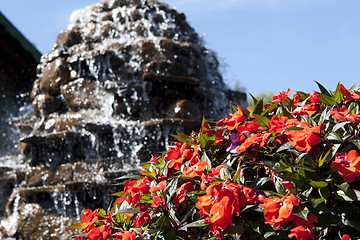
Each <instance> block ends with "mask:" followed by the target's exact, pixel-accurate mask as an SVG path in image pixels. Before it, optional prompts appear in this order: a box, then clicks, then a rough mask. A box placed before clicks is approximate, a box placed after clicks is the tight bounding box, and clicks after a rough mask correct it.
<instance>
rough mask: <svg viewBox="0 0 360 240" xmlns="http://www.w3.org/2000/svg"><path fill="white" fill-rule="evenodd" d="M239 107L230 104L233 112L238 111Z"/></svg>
mask: <svg viewBox="0 0 360 240" xmlns="http://www.w3.org/2000/svg"><path fill="white" fill-rule="evenodd" d="M238 110H239V109H238V108H237V106H236V105H235V104H230V112H231V113H236V112H237V111H238Z"/></svg>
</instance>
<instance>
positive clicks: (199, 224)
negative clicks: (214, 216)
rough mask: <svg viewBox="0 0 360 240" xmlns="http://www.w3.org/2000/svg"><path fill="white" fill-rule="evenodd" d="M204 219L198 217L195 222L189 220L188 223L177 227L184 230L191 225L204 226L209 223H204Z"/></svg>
mask: <svg viewBox="0 0 360 240" xmlns="http://www.w3.org/2000/svg"><path fill="white" fill-rule="evenodd" d="M204 221H205V219H200V220H197V221H195V222H191V223H188V224H185V225H183V226H181V228H179V231H181V230H184V231H186V229H187V228H191V227H204V226H208V225H209V224H207V223H204Z"/></svg>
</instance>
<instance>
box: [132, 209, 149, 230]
mask: <svg viewBox="0 0 360 240" xmlns="http://www.w3.org/2000/svg"><path fill="white" fill-rule="evenodd" d="M149 220H150V213H149V212H142V213H140V215H139V216H137V217H136V218H135V219H134V227H137V228H139V227H142V226H144V225H145V223H147V222H148V221H149Z"/></svg>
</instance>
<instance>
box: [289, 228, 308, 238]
mask: <svg viewBox="0 0 360 240" xmlns="http://www.w3.org/2000/svg"><path fill="white" fill-rule="evenodd" d="M290 232H291V233H290V234H289V235H288V237H289V238H292V237H296V240H310V239H314V233H313V231H312V230H311V229H309V228H305V227H303V226H297V227H295V228H293V229H290Z"/></svg>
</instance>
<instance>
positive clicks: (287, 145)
mask: <svg viewBox="0 0 360 240" xmlns="http://www.w3.org/2000/svg"><path fill="white" fill-rule="evenodd" d="M290 144H291V142H287V143H285V144H283V145H281V146H280V147H279V148H278V149H277V150H276V152H281V151H284V150H289V149H290V148H291V145H290Z"/></svg>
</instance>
